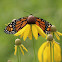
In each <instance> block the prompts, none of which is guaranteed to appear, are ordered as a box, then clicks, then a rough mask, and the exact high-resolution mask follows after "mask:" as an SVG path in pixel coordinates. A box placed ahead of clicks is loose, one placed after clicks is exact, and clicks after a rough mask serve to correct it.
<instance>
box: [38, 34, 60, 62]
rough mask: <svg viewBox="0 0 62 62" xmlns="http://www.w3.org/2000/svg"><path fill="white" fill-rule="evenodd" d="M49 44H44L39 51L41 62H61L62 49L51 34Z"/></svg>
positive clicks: (48, 38)
mask: <svg viewBox="0 0 62 62" xmlns="http://www.w3.org/2000/svg"><path fill="white" fill-rule="evenodd" d="M47 40H48V41H47V42H44V43H43V44H42V45H41V46H40V48H39V50H38V60H39V62H53V60H54V62H60V61H61V48H60V45H59V44H58V43H57V42H55V40H54V39H53V37H52V35H51V34H49V36H48V37H47ZM53 55H54V56H53Z"/></svg>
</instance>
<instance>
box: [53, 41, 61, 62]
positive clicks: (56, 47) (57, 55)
mask: <svg viewBox="0 0 62 62" xmlns="http://www.w3.org/2000/svg"><path fill="white" fill-rule="evenodd" d="M54 60H55V62H60V61H61V48H60V45H59V44H58V43H56V42H55V43H54Z"/></svg>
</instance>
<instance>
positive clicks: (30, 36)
mask: <svg viewBox="0 0 62 62" xmlns="http://www.w3.org/2000/svg"><path fill="white" fill-rule="evenodd" d="M28 37H29V39H30V40H32V31H31V27H30V32H29V35H28Z"/></svg>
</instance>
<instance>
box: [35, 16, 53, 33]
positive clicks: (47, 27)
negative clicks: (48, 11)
mask: <svg viewBox="0 0 62 62" xmlns="http://www.w3.org/2000/svg"><path fill="white" fill-rule="evenodd" d="M35 18H36V25H38V26H39V27H40V28H41V29H42V30H43V31H44V32H45V33H46V34H49V33H50V30H51V26H52V25H51V24H50V23H49V22H47V21H45V20H43V19H41V18H37V17H35Z"/></svg>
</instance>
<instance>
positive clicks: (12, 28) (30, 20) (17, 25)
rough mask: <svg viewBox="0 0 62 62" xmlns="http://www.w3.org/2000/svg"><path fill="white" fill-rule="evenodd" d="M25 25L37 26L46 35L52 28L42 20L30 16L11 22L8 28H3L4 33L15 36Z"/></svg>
mask: <svg viewBox="0 0 62 62" xmlns="http://www.w3.org/2000/svg"><path fill="white" fill-rule="evenodd" d="M27 24H36V25H38V26H39V27H40V28H41V29H42V30H43V31H44V32H45V33H46V34H48V33H50V28H51V26H52V25H51V24H50V23H49V22H47V21H45V20H44V19H41V18H38V17H34V16H32V15H30V16H28V17H23V18H19V19H17V20H14V21H12V22H11V23H10V24H9V25H8V26H6V27H5V29H4V32H5V33H7V34H15V33H17V32H18V31H19V30H21V29H22V28H23V27H24V26H26V25H27Z"/></svg>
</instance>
